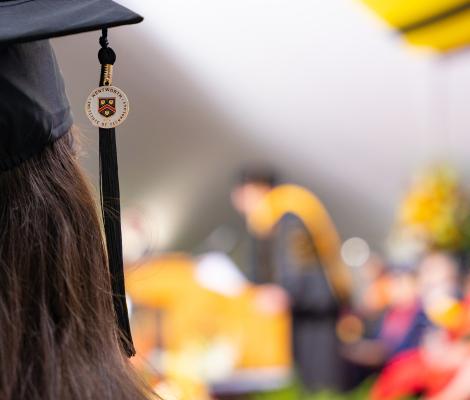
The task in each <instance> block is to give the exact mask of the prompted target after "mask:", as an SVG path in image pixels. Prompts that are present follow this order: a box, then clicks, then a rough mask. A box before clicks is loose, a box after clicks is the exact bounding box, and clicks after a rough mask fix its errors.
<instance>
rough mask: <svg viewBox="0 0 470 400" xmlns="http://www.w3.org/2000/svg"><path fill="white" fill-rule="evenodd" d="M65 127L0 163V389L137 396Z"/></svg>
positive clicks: (1, 392) (9, 394)
mask: <svg viewBox="0 0 470 400" xmlns="http://www.w3.org/2000/svg"><path fill="white" fill-rule="evenodd" d="M74 143H75V142H74V138H73V136H72V134H67V135H65V136H64V137H62V138H61V139H59V140H57V141H55V142H54V143H52V144H51V145H50V146H48V147H46V148H45V149H44V151H42V152H41V153H40V154H38V155H37V156H35V157H33V158H31V159H29V160H28V161H26V162H24V163H22V164H21V165H19V166H17V167H16V168H13V169H11V170H9V171H6V172H0V274H1V279H0V326H1V327H2V329H1V330H0V398H1V399H15V400H21V399H28V400H34V399H41V400H42V399H59V398H60V399H75V398H77V399H78V398H80V399H98V398H99V399H108V398H109V399H131V398H132V399H139V398H144V395H143V394H142V390H141V389H139V387H138V385H137V384H136V383H135V382H134V380H133V378H132V377H131V376H130V375H129V372H128V370H127V364H126V360H125V357H124V356H123V355H122V354H121V350H120V346H119V342H118V331H117V328H116V324H115V319H114V314H113V306H112V295H111V288H110V278H109V272H108V267H107V261H106V252H105V247H104V241H103V236H102V232H101V225H100V220H99V217H98V214H97V208H96V205H95V200H94V198H93V195H92V191H91V190H90V187H89V185H88V183H87V180H86V178H85V177H84V175H83V173H82V171H81V170H80V167H79V165H78V163H77V159H76V151H75V149H74Z"/></svg>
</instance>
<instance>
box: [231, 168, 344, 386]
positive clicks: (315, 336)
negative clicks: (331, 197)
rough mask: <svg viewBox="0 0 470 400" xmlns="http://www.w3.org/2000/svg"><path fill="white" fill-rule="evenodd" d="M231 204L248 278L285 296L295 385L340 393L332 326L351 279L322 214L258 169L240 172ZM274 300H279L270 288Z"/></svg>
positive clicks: (308, 196) (340, 367)
mask: <svg viewBox="0 0 470 400" xmlns="http://www.w3.org/2000/svg"><path fill="white" fill-rule="evenodd" d="M232 202H233V205H234V207H235V208H236V209H237V211H239V212H240V214H241V215H242V216H243V217H244V218H245V221H246V223H247V228H248V230H249V232H250V234H251V236H252V240H253V251H252V260H251V263H252V267H251V272H252V274H251V279H252V280H253V281H254V282H256V283H262V284H273V283H276V284H278V285H280V286H281V287H282V288H283V289H284V290H285V292H286V293H287V295H288V302H289V305H290V309H291V313H292V327H293V333H292V337H293V353H294V361H295V363H296V367H297V370H298V374H299V377H300V379H301V381H302V382H303V384H304V385H305V386H306V387H307V388H308V389H310V390H318V389H323V388H335V389H341V388H342V387H343V386H344V378H345V377H344V362H343V360H342V358H341V356H340V354H339V344H338V338H337V336H336V322H337V320H338V317H339V315H340V312H341V309H342V308H343V307H344V306H345V305H346V304H348V303H349V299H350V291H351V279H350V276H349V271H348V270H347V269H346V267H345V266H344V265H343V263H342V261H341V259H340V241H339V237H338V235H337V233H336V229H335V227H334V225H333V223H332V222H331V220H330V218H329V216H328V214H327V212H326V210H325V208H324V207H323V205H322V204H321V202H320V201H319V200H318V199H317V198H316V197H315V196H314V195H313V194H312V193H310V192H309V191H307V190H306V189H304V188H301V187H299V186H295V185H276V177H275V175H274V174H273V173H272V171H269V170H268V171H266V170H260V169H258V170H255V169H252V170H246V171H244V172H243V173H242V174H241V179H240V181H239V182H238V184H237V185H236V186H235V187H234V189H233V191H232ZM273 301H282V300H281V296H279V292H276V290H275V289H274V290H273Z"/></svg>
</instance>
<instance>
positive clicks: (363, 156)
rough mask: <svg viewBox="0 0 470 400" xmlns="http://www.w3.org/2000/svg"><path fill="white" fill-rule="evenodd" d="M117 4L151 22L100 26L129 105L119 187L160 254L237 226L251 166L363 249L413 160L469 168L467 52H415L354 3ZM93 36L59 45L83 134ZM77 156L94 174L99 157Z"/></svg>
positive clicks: (379, 229) (388, 217)
mask: <svg viewBox="0 0 470 400" xmlns="http://www.w3.org/2000/svg"><path fill="white" fill-rule="evenodd" d="M121 3H123V4H125V5H128V6H129V7H132V8H134V9H135V10H137V11H139V12H141V13H142V14H143V15H144V16H145V18H146V20H145V21H144V23H142V24H141V25H138V26H132V27H122V28H116V29H113V30H112V31H111V34H110V40H111V45H112V46H113V47H114V48H115V50H116V52H117V54H118V62H117V65H116V69H115V83H116V85H118V86H120V87H121V88H123V89H125V91H126V92H127V94H128V96H129V97H130V100H131V115H130V117H129V119H128V121H126V124H125V125H124V126H123V127H121V129H119V137H118V146H119V158H120V176H121V182H122V183H121V185H122V188H121V189H122V194H123V201H124V204H125V205H127V206H135V205H137V206H144V207H146V209H147V210H150V211H149V212H150V216H149V218H152V220H153V221H154V224H155V229H156V231H157V232H158V233H157V235H158V241H159V246H160V248H162V249H174V248H178V249H180V248H183V249H184V248H186V249H188V248H191V247H192V246H194V245H197V243H199V242H200V241H201V240H203V239H204V237H205V236H206V235H207V234H208V233H209V232H210V231H211V230H212V229H213V228H215V227H216V226H217V225H219V224H222V223H236V221H238V219H237V216H236V215H235V213H234V212H233V211H232V209H231V207H230V203H229V187H230V183H231V180H232V179H233V177H234V175H235V174H236V171H237V169H238V168H239V167H240V166H242V165H244V164H245V163H247V162H248V163H249V162H253V161H258V163H259V162H260V161H262V162H268V163H269V164H270V165H273V166H275V167H277V168H278V170H279V171H281V172H282V173H283V177H284V178H285V179H287V180H289V179H291V180H294V181H295V182H298V183H301V184H304V185H306V186H308V187H309V188H311V189H312V190H313V191H314V192H315V193H316V194H317V195H318V196H319V197H320V198H321V199H322V200H323V201H324V203H325V204H326V206H327V208H328V209H329V210H330V213H331V214H332V216H333V219H334V220H335V222H336V223H337V225H338V228H339V230H340V233H341V235H342V236H343V237H344V238H347V237H350V236H361V237H363V238H365V239H366V240H368V241H369V242H370V243H372V245H373V246H379V245H380V244H381V243H382V241H383V239H384V237H385V236H386V234H387V231H388V229H389V228H390V224H391V222H392V220H393V215H394V210H395V206H396V203H397V201H398V199H399V198H400V194H401V193H402V191H403V189H404V187H405V185H406V183H407V181H408V179H409V177H410V174H411V173H412V171H413V170H414V169H415V168H416V167H417V166H419V165H421V164H422V163H425V162H427V161H429V160H433V159H435V158H436V157H437V158H445V159H450V160H451V161H453V162H454V163H456V164H457V165H458V166H459V167H461V168H462V171H463V172H465V168H466V169H469V167H470V160H467V153H468V154H470V56H469V55H468V54H467V53H459V54H456V55H453V56H450V57H449V56H447V57H445V58H442V57H441V58H439V57H437V56H435V55H433V54H431V53H429V52H424V51H420V52H418V51H412V50H411V49H410V48H408V47H407V46H406V45H405V44H404V43H403V42H401V40H400V39H399V38H397V37H395V36H394V35H393V34H392V33H390V32H389V31H387V29H386V28H385V27H384V26H382V25H381V24H380V22H379V21H378V20H376V19H375V17H374V16H372V15H371V14H370V13H369V12H368V11H367V10H366V9H365V8H364V7H363V6H362V5H361V4H360V3H358V2H356V1H355V0H328V1H320V0H202V1H188V0H152V1H144V0H126V1H121ZM97 40H98V34H97V33H90V34H86V35H80V36H77V37H69V38H62V39H58V40H55V41H54V44H55V48H56V50H57V52H58V56H59V59H60V61H61V65H62V68H63V72H64V75H65V77H66V80H67V83H68V91H69V94H70V97H71V100H72V104H73V107H74V112H75V116H76V121H77V123H78V125H79V126H80V127H82V128H83V130H84V131H85V133H87V136H88V137H90V142H94V141H96V134H95V132H94V130H93V129H91V128H90V127H89V124H88V123H87V121H86V118H85V117H84V113H83V111H82V110H83V104H84V100H85V98H86V97H87V95H88V93H89V92H90V91H91V89H93V87H94V86H95V84H96V80H97V79H98V73H99V68H98V64H97V59H96V53H97V50H98V43H97ZM92 147H93V146H91V145H90V146H86V148H87V149H89V148H92ZM95 148H96V146H95ZM84 163H85V166H86V167H87V168H88V169H89V170H90V171H92V172H93V173H96V171H97V151H96V150H93V151H91V150H90V151H89V153H88V155H87V156H86V157H85V158H84Z"/></svg>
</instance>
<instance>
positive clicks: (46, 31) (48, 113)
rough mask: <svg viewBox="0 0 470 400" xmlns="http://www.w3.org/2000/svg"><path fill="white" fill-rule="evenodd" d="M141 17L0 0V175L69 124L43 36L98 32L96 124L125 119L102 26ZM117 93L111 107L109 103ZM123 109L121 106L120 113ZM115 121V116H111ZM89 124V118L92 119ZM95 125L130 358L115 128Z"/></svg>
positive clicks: (70, 0)
mask: <svg viewBox="0 0 470 400" xmlns="http://www.w3.org/2000/svg"><path fill="white" fill-rule="evenodd" d="M142 20H143V18H142V17H141V16H140V15H138V14H136V13H134V12H133V11H131V10H129V9H127V8H125V7H123V6H121V5H119V4H118V3H116V2H114V1H111V0H0V172H1V171H6V170H9V169H12V168H15V167H16V166H18V165H19V164H21V163H22V162H23V161H26V160H28V159H29V158H31V157H33V156H34V155H36V154H38V153H39V152H41V151H42V149H43V148H44V147H45V146H47V145H48V144H50V143H52V142H53V141H55V140H56V139H58V138H60V137H61V136H63V135H65V134H66V133H67V132H68V131H69V130H70V128H71V126H72V116H71V111H70V105H69V102H68V99H67V96H66V93H65V86H64V82H63V78H62V75H61V73H60V69H59V66H58V64H57V61H56V58H55V55H54V52H53V50H52V47H51V46H50V44H49V41H48V40H47V39H49V38H53V37H58V36H66V35H71V34H76V33H80V32H87V31H94V30H102V35H101V37H100V39H99V43H100V45H101V49H100V51H99V55H98V58H99V60H100V63H101V74H100V82H99V85H100V87H101V88H104V87H106V90H108V92H109V91H110V92H111V93H112V96H114V97H112V96H109V95H108V96H101V97H100V96H98V95H96V94H97V93H101V92H100V88H98V89H96V90H95V92H94V93H95V96H94V97H93V96H92V95H93V92H92V95H90V96H91V98H96V100H97V102H99V101H101V102H102V104H103V107H101V108H99V106H100V103H97V107H98V108H97V109H96V112H97V113H98V115H99V114H102V117H103V118H102V119H103V120H106V118H108V117H110V116H112V114H119V113H121V114H126V113H127V111H128V105H127V98H125V95H124V94H123V93H122V92H121V93H120V91H119V89H118V88H114V87H112V86H110V85H111V80H112V74H111V72H112V65H113V64H114V61H115V59H116V55H115V54H114V51H113V50H112V49H111V48H110V47H109V46H108V40H107V33H108V28H111V27H115V26H120V25H126V24H135V23H139V22H141V21H142ZM119 96H121V97H122V96H124V98H125V102H124V103H123V104H124V106H122V104H121V109H120V110H117V106H116V105H115V103H114V102H115V101H116V99H117V100H119V99H120V97H119ZM123 107H124V108H123ZM114 119H116V118H114ZM95 122H96V121H95ZM119 122H120V121H118V122H116V123H115V124H111V125H109V124H106V123H104V124H101V125H100V124H99V122H97V123H95V125H96V126H99V128H100V129H99V132H100V177H101V194H102V199H101V201H102V210H103V220H104V225H105V233H106V245H107V250H108V258H109V268H110V272H111V279H112V290H113V298H114V308H115V312H116V317H117V323H118V325H119V328H120V331H121V333H122V343H123V347H124V349H125V351H126V353H127V354H128V355H129V356H132V355H134V354H135V351H134V348H133V345H132V337H131V333H130V327H129V319H128V315H127V306H126V299H125V288H124V273H123V260H122V241H121V223H120V202H119V198H120V196H119V181H118V169H117V153H116V141H115V132H114V127H115V126H117V125H118V124H119Z"/></svg>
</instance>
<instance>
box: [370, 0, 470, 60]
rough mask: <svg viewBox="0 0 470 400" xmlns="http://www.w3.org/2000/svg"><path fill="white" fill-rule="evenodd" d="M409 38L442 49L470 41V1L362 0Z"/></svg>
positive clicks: (445, 49)
mask: <svg viewBox="0 0 470 400" xmlns="http://www.w3.org/2000/svg"><path fill="white" fill-rule="evenodd" d="M362 2H363V3H365V4H366V5H367V6H369V7H370V8H371V9H372V10H374V12H376V13H377V14H378V15H379V16H380V17H381V18H382V19H384V20H385V21H386V22H387V23H388V24H389V25H390V26H391V27H393V28H394V29H395V30H396V31H398V32H399V33H401V34H402V35H404V37H405V39H406V40H407V41H408V42H409V43H411V44H413V45H417V46H425V47H428V48H432V49H435V50H438V51H441V52H445V51H449V50H453V49H458V48H461V47H463V46H466V45H468V44H470V1H469V0H362Z"/></svg>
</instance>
